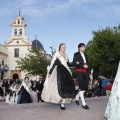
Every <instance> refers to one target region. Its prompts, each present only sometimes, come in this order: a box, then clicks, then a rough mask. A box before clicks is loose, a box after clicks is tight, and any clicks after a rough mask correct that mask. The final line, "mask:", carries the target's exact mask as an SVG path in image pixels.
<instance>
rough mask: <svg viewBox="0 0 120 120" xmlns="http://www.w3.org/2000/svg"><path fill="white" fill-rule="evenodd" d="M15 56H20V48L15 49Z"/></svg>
mask: <svg viewBox="0 0 120 120" xmlns="http://www.w3.org/2000/svg"><path fill="white" fill-rule="evenodd" d="M14 57H19V49H18V48H16V49H15V52H14Z"/></svg>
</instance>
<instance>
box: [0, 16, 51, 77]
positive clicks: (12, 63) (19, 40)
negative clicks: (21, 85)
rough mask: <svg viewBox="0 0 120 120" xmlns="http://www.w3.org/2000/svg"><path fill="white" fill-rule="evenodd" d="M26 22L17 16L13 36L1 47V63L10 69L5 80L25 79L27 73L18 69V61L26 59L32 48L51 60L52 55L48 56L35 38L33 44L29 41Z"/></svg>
mask: <svg viewBox="0 0 120 120" xmlns="http://www.w3.org/2000/svg"><path fill="white" fill-rule="evenodd" d="M26 26H27V24H26V22H25V20H24V18H23V17H22V16H20V15H19V16H16V17H15V20H14V22H12V24H11V27H12V34H11V36H10V37H9V39H8V41H7V42H6V43H5V44H4V45H0V61H1V63H0V64H1V65H2V64H3V63H4V65H6V66H7V67H8V70H6V72H5V74H4V77H3V78H4V79H7V78H10V79H23V78H24V77H25V74H26V73H25V72H22V71H21V70H19V69H18V68H17V63H16V60H18V59H19V58H21V57H25V55H26V54H28V53H29V51H28V49H30V48H31V47H32V46H34V47H36V48H39V49H40V50H41V51H42V53H44V54H45V55H46V57H47V59H48V60H51V55H50V54H47V53H46V52H45V50H44V47H43V45H42V44H41V43H40V42H39V40H37V38H35V40H33V41H32V42H30V41H29V38H28V36H27V35H26Z"/></svg>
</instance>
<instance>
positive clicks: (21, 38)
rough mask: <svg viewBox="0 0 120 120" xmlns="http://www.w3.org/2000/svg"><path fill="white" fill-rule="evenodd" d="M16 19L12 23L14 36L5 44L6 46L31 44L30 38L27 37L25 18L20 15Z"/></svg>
mask: <svg viewBox="0 0 120 120" xmlns="http://www.w3.org/2000/svg"><path fill="white" fill-rule="evenodd" d="M20 12H21V11H19V15H18V16H16V17H15V20H14V21H13V22H12V24H11V26H12V34H11V36H10V37H9V38H8V42H7V43H6V44H5V46H10V45H13V44H14V45H16V44H17V45H20V44H18V43H21V44H30V43H29V41H28V36H27V35H26V32H25V29H26V26H27V24H26V22H25V20H24V18H23V17H22V16H21V15H20Z"/></svg>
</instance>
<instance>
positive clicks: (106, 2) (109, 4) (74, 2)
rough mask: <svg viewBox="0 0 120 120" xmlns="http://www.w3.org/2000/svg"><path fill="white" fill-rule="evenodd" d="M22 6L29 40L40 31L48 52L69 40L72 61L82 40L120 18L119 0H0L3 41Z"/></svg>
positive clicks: (9, 32) (0, 28)
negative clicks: (52, 47) (51, 47)
mask: <svg viewBox="0 0 120 120" xmlns="http://www.w3.org/2000/svg"><path fill="white" fill-rule="evenodd" d="M20 9H21V10H22V12H21V16H23V17H24V19H25V21H26V23H27V27H26V34H27V35H28V37H29V41H32V40H34V39H35V35H36V34H37V35H38V37H37V38H38V39H39V41H40V42H41V43H42V44H43V46H44V49H45V50H46V52H47V53H50V54H51V49H50V46H53V45H54V48H56V49H57V48H58V46H59V44H60V43H65V44H66V48H67V49H66V53H67V54H68V56H69V60H70V61H72V59H73V54H74V53H75V52H77V50H78V49H77V46H78V44H79V43H81V42H84V43H85V44H87V43H88V41H89V40H91V39H92V37H93V34H92V31H93V30H95V31H96V30H98V29H101V28H105V27H108V26H110V27H113V26H116V25H118V23H119V22H120V1H119V0H0V43H1V44H4V42H7V40H8V37H9V36H11V32H12V29H11V26H10V24H11V23H12V22H13V21H14V18H15V16H17V15H18V11H19V10H20Z"/></svg>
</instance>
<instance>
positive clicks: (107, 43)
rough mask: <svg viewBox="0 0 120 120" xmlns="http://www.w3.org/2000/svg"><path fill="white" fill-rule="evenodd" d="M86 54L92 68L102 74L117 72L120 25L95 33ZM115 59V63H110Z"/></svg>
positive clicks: (119, 49)
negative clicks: (111, 59)
mask: <svg viewBox="0 0 120 120" xmlns="http://www.w3.org/2000/svg"><path fill="white" fill-rule="evenodd" d="M86 53H87V54H88V56H89V62H90V65H91V67H92V68H93V69H94V70H96V71H97V72H98V71H101V72H102V73H110V72H111V71H112V70H113V71H115V70H116V68H115V67H114V66H115V64H118V61H119V58H120V25H119V26H117V27H113V28H112V29H111V28H109V27H107V28H105V29H102V30H98V31H93V39H92V40H91V41H89V42H88V44H87V49H86ZM110 58H114V59H115V61H109V59H110Z"/></svg>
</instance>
